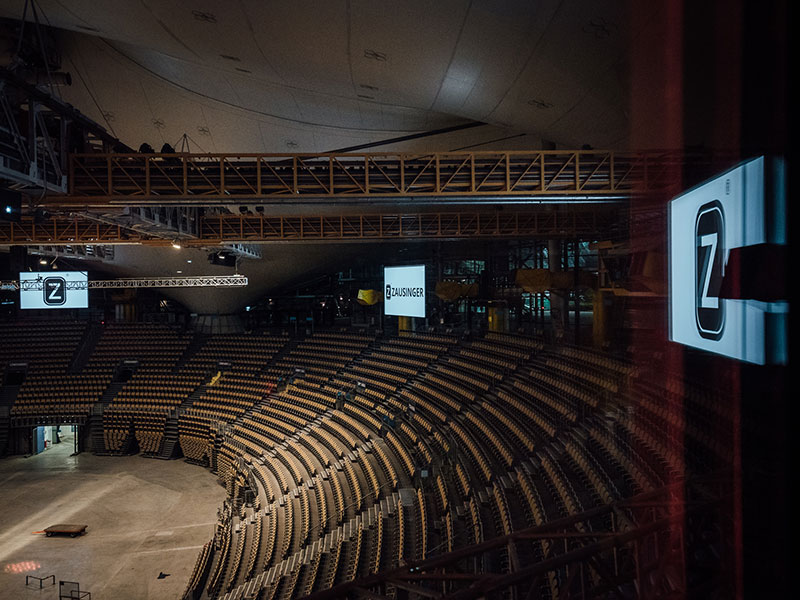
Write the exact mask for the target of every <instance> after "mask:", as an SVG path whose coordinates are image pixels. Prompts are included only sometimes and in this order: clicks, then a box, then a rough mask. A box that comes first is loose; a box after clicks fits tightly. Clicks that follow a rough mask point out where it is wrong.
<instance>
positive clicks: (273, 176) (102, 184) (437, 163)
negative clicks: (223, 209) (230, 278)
mask: <svg viewBox="0 0 800 600" xmlns="http://www.w3.org/2000/svg"><path fill="white" fill-rule="evenodd" d="M684 161H685V156H684V155H683V153H679V152H669V151H665V152H646V153H633V152H610V151H596V150H568V151H561V150H558V151H519V152H440V153H427V154H406V153H376V154H117V153H110V154H74V155H71V156H70V159H69V197H70V198H75V199H80V202H79V204H81V205H83V206H86V205H91V204H103V203H110V204H114V203H115V202H116V203H119V204H124V203H127V204H130V203H131V201H132V200H134V199H135V200H136V201H137V202H139V203H143V204H148V203H149V204H155V205H164V204H169V203H181V204H187V203H198V204H208V203H209V201H211V200H217V201H219V202H220V203H233V202H241V199H243V198H248V199H258V198H297V197H304V198H313V197H317V198H331V197H337V198H358V197H378V196H379V197H431V196H435V197H442V198H449V197H452V198H459V197H464V196H470V197H475V196H479V197H485V196H548V197H569V196H579V197H584V196H604V195H611V196H618V195H621V194H622V195H628V194H630V193H632V192H634V191H636V190H640V189H641V190H648V189H658V188H660V187H664V186H668V185H670V184H672V183H674V176H673V174H674V167H676V166H677V165H680V164H682V163H683V162H684Z"/></svg>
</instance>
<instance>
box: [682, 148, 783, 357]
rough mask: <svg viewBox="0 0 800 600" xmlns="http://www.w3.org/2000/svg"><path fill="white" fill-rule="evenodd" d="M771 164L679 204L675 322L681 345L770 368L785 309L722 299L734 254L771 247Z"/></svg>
mask: <svg viewBox="0 0 800 600" xmlns="http://www.w3.org/2000/svg"><path fill="white" fill-rule="evenodd" d="M764 189H765V188H764V158H763V157H760V158H757V159H753V160H750V161H747V162H745V163H743V164H741V165H739V166H738V167H735V168H733V169H731V170H730V171H727V172H725V173H723V174H721V175H719V176H718V177H716V178H714V179H712V180H711V181H708V182H706V183H704V184H702V185H700V186H698V187H696V188H694V189H691V190H689V191H688V192H685V193H683V194H681V195H680V196H677V197H675V198H674V199H673V200H672V202H671V203H670V208H669V244H670V249H669V260H670V265H669V281H670V294H669V302H670V303H669V316H670V339H671V340H672V341H674V342H678V343H681V344H685V345H687V346H692V347H695V348H700V349H702V350H707V351H709V352H715V353H718V354H723V355H725V356H729V357H731V358H736V359H739V360H744V361H748V362H753V363H757V364H764V363H765V359H766V352H765V348H766V343H767V340H766V339H765V332H766V329H767V327H766V322H767V318H768V315H769V314H770V313H774V312H780V310H781V308H780V306H778V305H779V304H780V303H768V302H760V301H756V300H733V299H726V298H720V297H719V293H720V287H721V284H722V279H723V277H724V276H725V267H726V265H727V263H728V257H729V255H730V251H731V249H733V248H741V247H745V246H752V245H755V244H763V243H766V242H768V241H769V240H768V239H767V227H766V219H767V213H766V209H765V200H764Z"/></svg>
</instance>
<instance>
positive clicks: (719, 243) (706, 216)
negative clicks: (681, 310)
mask: <svg viewBox="0 0 800 600" xmlns="http://www.w3.org/2000/svg"><path fill="white" fill-rule="evenodd" d="M694 233H695V246H694V247H695V265H696V271H695V321H696V323H697V331H698V333H699V334H700V335H701V336H702V337H704V338H706V339H709V340H718V339H720V337H722V330H723V329H724V327H725V309H724V303H723V302H721V301H720V299H719V290H720V286H721V285H722V276H723V274H724V272H723V271H724V268H725V262H724V261H725V248H724V240H725V216H724V214H723V212H722V204H720V202H719V200H714V201H712V202H709V203H707V204H704V205H703V206H701V207H700V209H699V210H698V211H697V219H696V220H695V231H694Z"/></svg>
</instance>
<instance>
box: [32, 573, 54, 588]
mask: <svg viewBox="0 0 800 600" xmlns="http://www.w3.org/2000/svg"><path fill="white" fill-rule="evenodd" d="M48 579H52V580H53V581H52V583H51V584H50V585H55V584H56V576H55V575H47V576H45V577H37V576H36V575H25V585H30V581H31V580H34V581H38V582H39V589H41V588H43V587H44V582H45V581H47V580H48Z"/></svg>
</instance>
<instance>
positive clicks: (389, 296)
mask: <svg viewBox="0 0 800 600" xmlns="http://www.w3.org/2000/svg"><path fill="white" fill-rule="evenodd" d="M386 299H387V300H391V299H392V286H391V285H389V284H388V283H387V284H386Z"/></svg>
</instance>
